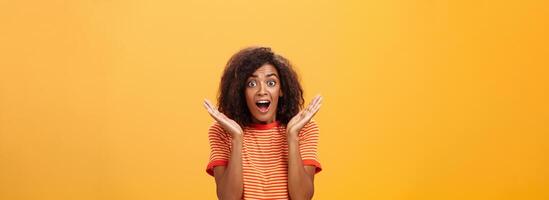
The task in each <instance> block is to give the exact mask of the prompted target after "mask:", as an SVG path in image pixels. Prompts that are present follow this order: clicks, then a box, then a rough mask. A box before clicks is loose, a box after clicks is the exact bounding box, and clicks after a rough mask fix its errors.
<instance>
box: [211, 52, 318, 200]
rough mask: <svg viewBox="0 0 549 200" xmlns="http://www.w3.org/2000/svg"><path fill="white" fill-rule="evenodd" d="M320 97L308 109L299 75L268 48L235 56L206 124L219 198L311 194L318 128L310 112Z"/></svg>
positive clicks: (298, 196) (316, 108) (284, 196)
mask: <svg viewBox="0 0 549 200" xmlns="http://www.w3.org/2000/svg"><path fill="white" fill-rule="evenodd" d="M321 102H322V97H321V96H319V95H317V96H316V97H315V98H314V99H313V100H312V102H311V103H310V105H308V106H307V108H305V109H303V110H300V109H301V108H303V91H302V88H301V85H300V83H299V81H298V77H297V74H296V73H295V71H294V70H293V69H292V66H291V65H290V63H289V62H288V60H287V59H285V58H284V57H282V56H280V55H277V54H275V53H273V52H272V51H271V49H270V48H267V47H250V48H246V49H243V50H241V51H239V52H238V53H236V54H235V55H233V56H232V57H231V59H230V60H229V61H228V62H227V66H226V67H225V71H224V73H223V76H222V78H221V83H220V91H219V96H218V105H219V108H218V109H216V108H215V107H214V106H213V105H212V103H211V102H210V101H208V100H205V101H204V106H205V107H206V109H207V110H208V113H209V114H210V115H211V116H212V117H213V118H214V119H215V122H214V124H213V125H211V127H210V129H209V141H210V146H211V154H210V161H209V163H208V166H207V168H206V171H207V173H208V174H210V175H212V176H214V177H215V182H216V186H217V196H218V198H219V199H294V200H295V199H311V198H312V196H313V193H314V184H313V183H314V175H315V174H316V173H318V172H320V171H321V166H320V163H319V161H318V158H317V144H318V133H319V131H318V127H317V125H316V123H315V122H314V121H311V118H312V117H313V116H314V115H315V114H316V113H317V112H318V110H319V108H320V105H321Z"/></svg>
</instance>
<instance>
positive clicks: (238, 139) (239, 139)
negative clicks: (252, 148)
mask: <svg viewBox="0 0 549 200" xmlns="http://www.w3.org/2000/svg"><path fill="white" fill-rule="evenodd" d="M242 138H243V136H242V134H237V135H232V136H231V140H232V141H234V142H242V140H243V139H242Z"/></svg>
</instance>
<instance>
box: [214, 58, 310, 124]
mask: <svg viewBox="0 0 549 200" xmlns="http://www.w3.org/2000/svg"><path fill="white" fill-rule="evenodd" d="M264 64H271V65H272V66H274V67H275V68H276V70H277V72H278V75H279V76H280V90H281V91H282V92H283V94H284V95H282V96H281V97H279V100H278V105H277V111H276V119H277V121H279V122H280V123H281V124H282V125H284V126H286V125H287V124H288V122H289V121H290V119H292V117H293V116H295V115H296V114H297V113H299V111H300V109H302V108H303V102H304V100H303V89H302V88H301V84H300V83H299V80H298V76H297V73H296V72H295V71H294V70H293V69H292V65H291V64H290V62H289V61H288V59H286V58H284V57H282V56H281V55H278V54H275V53H274V52H273V51H271V48H269V47H248V48H244V49H242V50H240V51H239V52H237V53H236V54H234V55H233V56H232V57H231V58H230V59H229V61H228V62H227V65H226V66H225V70H224V72H223V75H222V77H221V83H220V84H219V93H218V97H217V104H218V107H219V111H220V112H222V113H224V114H225V115H226V116H227V117H229V118H231V119H233V120H234V121H236V122H237V123H238V124H240V126H242V127H244V126H247V125H249V124H251V123H252V115H251V113H250V110H249V109H248V106H247V104H246V97H245V89H246V88H245V85H246V80H247V79H248V78H249V77H250V76H251V75H252V74H253V73H254V72H255V70H257V69H258V68H260V67H261V66H263V65H264Z"/></svg>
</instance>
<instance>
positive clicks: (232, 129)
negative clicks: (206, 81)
mask: <svg viewBox="0 0 549 200" xmlns="http://www.w3.org/2000/svg"><path fill="white" fill-rule="evenodd" d="M204 107H206V109H207V110H208V113H210V115H211V116H212V117H213V118H214V119H215V120H216V121H217V122H219V124H221V126H223V128H224V129H225V130H226V131H228V132H229V133H230V134H231V136H232V137H233V138H235V137H241V136H242V134H243V133H244V131H242V128H241V127H240V125H238V123H236V122H235V121H234V120H232V119H230V118H228V117H227V116H225V114H223V113H221V112H219V110H217V108H215V107H214V106H213V105H212V103H211V102H210V101H209V100H207V99H204Z"/></svg>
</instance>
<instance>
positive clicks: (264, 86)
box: [257, 83, 267, 96]
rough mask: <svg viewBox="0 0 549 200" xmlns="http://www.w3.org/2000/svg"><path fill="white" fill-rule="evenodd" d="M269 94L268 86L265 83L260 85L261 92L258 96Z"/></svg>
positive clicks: (259, 91) (258, 92)
mask: <svg viewBox="0 0 549 200" xmlns="http://www.w3.org/2000/svg"><path fill="white" fill-rule="evenodd" d="M266 94H267V86H266V85H265V84H264V83H260V84H259V90H258V91H257V95H258V96H263V95H266Z"/></svg>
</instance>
